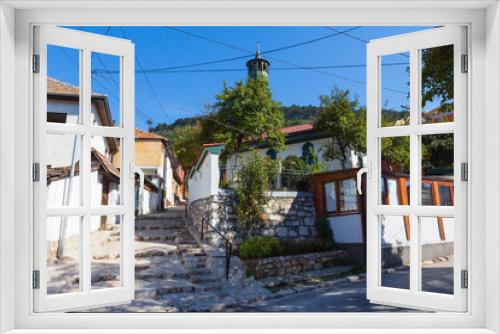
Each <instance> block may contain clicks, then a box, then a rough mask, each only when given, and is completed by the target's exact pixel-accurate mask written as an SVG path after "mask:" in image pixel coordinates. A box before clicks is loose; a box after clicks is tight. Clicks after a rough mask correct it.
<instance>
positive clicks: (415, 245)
mask: <svg viewBox="0 0 500 334" xmlns="http://www.w3.org/2000/svg"><path fill="white" fill-rule="evenodd" d="M419 63H420V57H419V51H418V49H416V48H413V49H411V50H410V129H411V133H410V208H411V213H412V214H411V215H410V290H411V291H412V292H416V291H417V289H419V287H420V267H419V263H420V247H419V234H420V233H419V224H418V220H419V217H418V216H417V215H416V214H415V212H414V211H413V209H414V208H416V207H417V206H418V204H419V202H420V201H419V185H420V182H421V181H420V176H421V175H420V139H419V136H418V134H417V133H416V131H415V130H416V128H417V127H418V124H419V121H420V117H419V116H420V115H419V114H420V100H421V97H420V78H419V77H420V75H419V73H420V68H419Z"/></svg>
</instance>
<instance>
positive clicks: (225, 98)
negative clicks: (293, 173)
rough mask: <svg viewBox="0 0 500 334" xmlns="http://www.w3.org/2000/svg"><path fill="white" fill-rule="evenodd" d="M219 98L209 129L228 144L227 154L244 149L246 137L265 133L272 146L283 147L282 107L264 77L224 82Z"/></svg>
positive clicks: (213, 134)
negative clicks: (231, 82) (230, 84)
mask: <svg viewBox="0 0 500 334" xmlns="http://www.w3.org/2000/svg"><path fill="white" fill-rule="evenodd" d="M216 99H217V100H216V102H215V104H214V106H213V113H212V117H213V119H212V120H209V122H210V121H211V122H212V123H211V124H210V127H209V128H207V129H209V131H210V132H211V134H212V136H213V138H214V139H215V140H216V141H219V142H224V143H226V144H227V147H226V151H227V152H228V153H233V152H241V151H242V150H243V149H245V148H246V145H245V139H247V138H249V137H256V136H265V137H266V140H267V142H268V144H269V146H271V147H272V148H276V149H278V150H279V149H283V148H284V143H285V136H284V134H283V132H281V128H282V127H283V126H284V123H285V118H284V114H283V109H282V106H281V105H280V104H279V103H278V102H276V101H275V100H273V97H272V93H271V90H270V89H269V86H268V81H267V80H266V79H265V78H259V79H257V80H253V79H248V81H247V82H242V81H239V82H237V83H236V84H235V85H234V86H233V87H229V86H227V85H226V84H224V88H223V90H222V92H221V93H220V94H218V95H217V97H216Z"/></svg>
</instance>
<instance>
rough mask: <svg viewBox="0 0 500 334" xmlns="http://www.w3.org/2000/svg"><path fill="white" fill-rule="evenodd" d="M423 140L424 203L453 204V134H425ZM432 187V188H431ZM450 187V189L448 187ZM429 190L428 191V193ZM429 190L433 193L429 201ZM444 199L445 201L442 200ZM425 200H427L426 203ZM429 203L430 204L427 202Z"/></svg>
mask: <svg viewBox="0 0 500 334" xmlns="http://www.w3.org/2000/svg"><path fill="white" fill-rule="evenodd" d="M421 140H422V181H423V182H424V184H425V183H427V184H429V186H424V184H423V185H422V187H421V189H422V196H421V198H422V203H421V204H422V205H438V206H441V205H448V206H449V205H453V204H452V198H453V193H452V189H453V182H454V171H453V168H454V162H453V159H454V155H453V152H454V149H453V145H454V144H453V134H452V133H447V134H439V135H425V136H422V137H421ZM429 187H431V188H432V189H429ZM446 188H448V191H447V189H446ZM426 192H427V193H426ZM429 192H431V193H432V196H431V197H430V202H429ZM442 200H444V202H443V201H442ZM424 201H427V202H425V203H424ZM426 203H428V204H426Z"/></svg>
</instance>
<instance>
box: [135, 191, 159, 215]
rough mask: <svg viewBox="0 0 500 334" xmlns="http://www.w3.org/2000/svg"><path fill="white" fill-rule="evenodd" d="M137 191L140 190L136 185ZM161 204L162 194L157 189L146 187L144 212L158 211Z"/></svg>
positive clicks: (143, 204)
mask: <svg viewBox="0 0 500 334" xmlns="http://www.w3.org/2000/svg"><path fill="white" fill-rule="evenodd" d="M136 191H138V189H137V187H136ZM160 205H161V194H160V193H158V192H155V191H149V190H147V189H144V191H143V194H142V213H141V214H143V215H147V214H149V213H153V212H156V211H158V209H159V208H160Z"/></svg>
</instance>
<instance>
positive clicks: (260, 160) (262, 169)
mask: <svg viewBox="0 0 500 334" xmlns="http://www.w3.org/2000/svg"><path fill="white" fill-rule="evenodd" d="M276 172H277V164H276V161H273V160H271V159H269V158H268V157H262V156H260V155H258V153H257V152H256V151H252V152H251V153H250V155H249V157H248V160H247V161H246V163H245V164H244V165H243V166H242V168H241V169H240V170H239V171H238V181H237V182H236V187H235V191H236V198H237V201H236V204H235V212H236V216H237V217H238V223H239V229H240V231H241V232H242V234H243V237H244V238H247V237H249V236H254V235H256V234H257V233H258V232H259V231H260V230H261V228H262V227H263V226H264V224H265V221H266V218H265V216H264V213H265V212H264V206H265V205H266V204H267V203H268V201H269V198H268V196H267V191H268V189H269V180H270V179H272V178H273V177H274V176H275V175H276Z"/></svg>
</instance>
